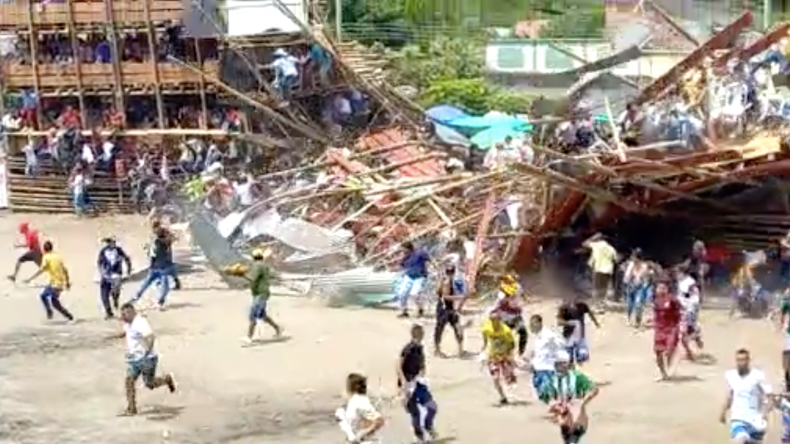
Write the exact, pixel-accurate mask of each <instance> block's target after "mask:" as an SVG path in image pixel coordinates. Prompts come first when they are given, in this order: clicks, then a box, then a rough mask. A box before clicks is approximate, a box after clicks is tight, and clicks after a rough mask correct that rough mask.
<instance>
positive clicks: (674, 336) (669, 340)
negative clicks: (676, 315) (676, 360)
mask: <svg viewBox="0 0 790 444" xmlns="http://www.w3.org/2000/svg"><path fill="white" fill-rule="evenodd" d="M679 340H680V332H679V331H678V330H673V331H663V332H662V331H657V332H656V333H655V336H654V337H653V351H654V352H656V353H672V352H674V351H675V349H676V348H677V346H678V341H679Z"/></svg>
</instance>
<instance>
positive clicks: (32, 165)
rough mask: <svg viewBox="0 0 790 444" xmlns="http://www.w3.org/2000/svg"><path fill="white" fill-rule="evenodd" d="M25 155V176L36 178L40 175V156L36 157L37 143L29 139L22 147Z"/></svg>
mask: <svg viewBox="0 0 790 444" xmlns="http://www.w3.org/2000/svg"><path fill="white" fill-rule="evenodd" d="M22 152H23V153H24V154H25V176H35V175H36V174H37V173H38V156H37V155H36V146H35V142H33V140H32V139H29V140H28V141H27V143H26V144H25V146H23V147H22Z"/></svg>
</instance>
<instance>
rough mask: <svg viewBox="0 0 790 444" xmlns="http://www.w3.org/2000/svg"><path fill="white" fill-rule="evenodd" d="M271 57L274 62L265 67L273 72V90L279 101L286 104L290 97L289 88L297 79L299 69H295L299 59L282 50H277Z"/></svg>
mask: <svg viewBox="0 0 790 444" xmlns="http://www.w3.org/2000/svg"><path fill="white" fill-rule="evenodd" d="M272 55H273V56H274V61H273V62H272V63H270V64H268V65H266V66H265V67H266V68H270V69H273V70H274V84H273V86H274V89H275V90H277V93H278V94H279V95H280V99H281V100H282V101H284V102H286V103H287V102H288V100H289V98H290V96H291V88H293V86H294V85H295V84H296V81H297V80H298V79H299V68H298V67H297V66H298V65H299V59H297V58H296V57H294V56H292V55H291V54H289V53H288V51H286V50H284V49H282V48H277V50H275V51H274V53H273V54H272Z"/></svg>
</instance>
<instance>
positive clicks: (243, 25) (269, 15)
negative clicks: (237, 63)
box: [225, 0, 307, 37]
mask: <svg viewBox="0 0 790 444" xmlns="http://www.w3.org/2000/svg"><path fill="white" fill-rule="evenodd" d="M275 1H277V0H227V1H226V2H225V9H226V10H227V18H228V35H229V36H230V37H238V36H251V35H261V34H267V33H272V32H277V33H292V32H300V31H301V28H300V27H299V25H298V23H294V21H293V20H291V19H290V18H289V17H287V16H286V15H285V14H283V13H282V12H281V10H280V9H279V8H278V7H277V5H276V4H275ZM279 2H280V3H281V4H282V5H284V6H285V7H286V8H287V9H289V10H290V11H291V13H292V14H293V15H295V16H296V18H297V19H298V20H299V21H300V22H302V23H304V24H307V7H306V1H304V0H279ZM275 30H276V31H275Z"/></svg>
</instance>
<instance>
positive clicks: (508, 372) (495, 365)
mask: <svg viewBox="0 0 790 444" xmlns="http://www.w3.org/2000/svg"><path fill="white" fill-rule="evenodd" d="M482 334H483V356H484V359H485V362H486V363H487V365H488V372H489V374H490V375H491V378H492V379H493V381H494V388H496V391H497V393H498V394H499V403H500V404H502V405H505V404H507V403H508V399H507V396H506V395H505V389H504V387H503V386H502V382H503V381H504V382H505V383H507V384H514V383H515V382H516V372H515V367H516V366H515V360H514V357H513V352H514V350H515V349H516V339H515V337H514V336H513V330H511V329H510V327H508V326H507V325H506V324H505V323H504V322H503V321H502V318H501V314H500V313H499V312H498V311H492V312H490V313H489V315H488V319H487V320H486V321H485V322H484V323H483V328H482Z"/></svg>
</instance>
